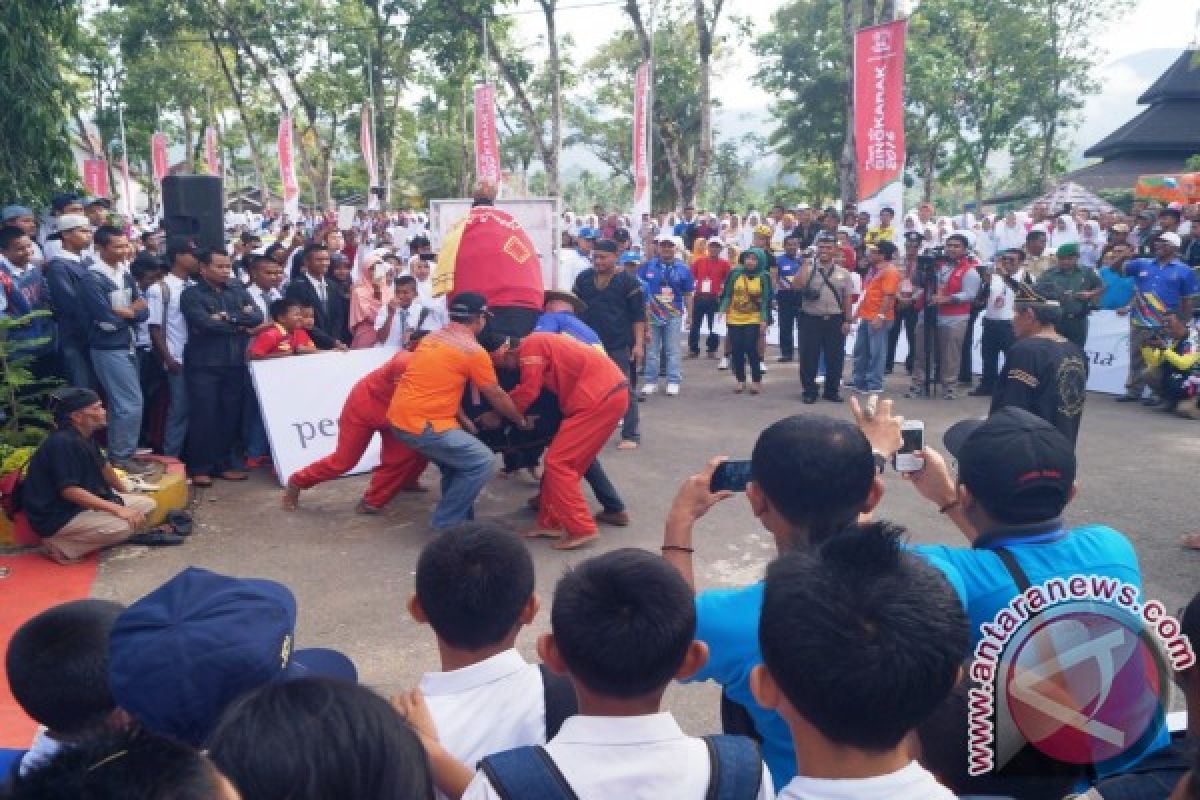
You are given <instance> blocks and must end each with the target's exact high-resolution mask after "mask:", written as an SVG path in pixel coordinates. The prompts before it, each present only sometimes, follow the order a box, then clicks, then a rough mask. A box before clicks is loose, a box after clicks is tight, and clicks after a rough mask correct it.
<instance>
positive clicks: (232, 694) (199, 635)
mask: <svg viewBox="0 0 1200 800" xmlns="http://www.w3.org/2000/svg"><path fill="white" fill-rule="evenodd" d="M295 628H296V598H295V597H294V596H293V595H292V593H291V591H290V590H289V589H288V588H287V587H286V586H284V585H283V584H281V583H276V582H275V581H270V580H260V579H253V578H233V577H229V576H227V575H219V574H217V573H215V572H210V571H209V570H206V569H200V568H198V567H189V568H188V569H185V570H184V571H183V572H180V573H179V574H178V575H176V576H175V577H174V578H171V579H170V580H169V581H167V582H166V583H164V584H163V585H162V586H160V587H158V588H157V589H155V590H154V591H152V592H150V593H149V594H148V595H146V596H145V597H143V598H141V599H140V600H138V601H137V602H135V603H134V604H133V605H131V606H129V608H128V609H126V610H125V611H124V612H123V613H122V614H121V615H120V616H119V617H118V618H117V621H116V623H115V624H114V625H113V630H112V633H111V635H110V636H109V644H108V650H109V688H110V689H111V690H112V694H113V698H114V699H115V700H116V702H117V705H118V706H119V707H121V708H122V709H124V710H125V711H127V712H129V713H130V714H131V715H132V716H133V717H134V719H136V720H137V721H138V722H139V723H141V724H142V725H143V726H145V727H146V728H147V729H148V730H150V731H152V732H153V733H157V734H160V735H165V736H171V737H173V738H176V739H179V740H180V741H183V742H187V743H189V744H192V745H195V746H199V745H201V744H202V743H203V742H204V740H205V739H206V738H207V737H208V735H209V733H211V732H212V729H213V728H214V727H215V726H216V723H217V720H218V719H219V718H220V716H221V714H222V713H223V712H224V711H225V709H226V708H227V707H228V706H229V705H230V704H231V703H233V702H234V701H235V700H237V699H238V698H239V697H241V696H242V695H244V694H246V693H247V692H249V691H252V690H254V689H257V688H259V687H261V686H265V685H267V684H269V683H274V682H276V681H286V680H291V679H294V678H301V677H306V676H323V677H329V678H340V679H342V680H347V681H357V680H358V672H357V670H356V669H355V667H354V663H353V662H352V661H351V660H350V659H349V658H347V657H346V656H345V655H343V654H342V653H339V652H338V651H336V650H327V649H320V648H313V649H307V650H296V649H294V632H295Z"/></svg>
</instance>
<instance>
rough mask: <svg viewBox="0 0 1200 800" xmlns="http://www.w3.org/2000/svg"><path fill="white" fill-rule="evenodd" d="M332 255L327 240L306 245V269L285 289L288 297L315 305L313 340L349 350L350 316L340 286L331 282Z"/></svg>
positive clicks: (321, 345) (329, 347) (324, 347)
mask: <svg viewBox="0 0 1200 800" xmlns="http://www.w3.org/2000/svg"><path fill="white" fill-rule="evenodd" d="M330 260H331V257H330V255H329V248H328V247H326V246H325V245H323V244H310V245H309V246H308V247H305V248H304V271H303V272H301V273H300V275H299V276H297V277H296V279H295V280H293V281H292V282H291V283H289V284H288V287H287V289H286V290H285V291H284V297H288V298H290V299H293V300H299V301H300V302H301V303H304V304H305V305H308V306H312V308H313V310H314V312H316V321H317V324H316V326H315V327H314V328H313V329H312V330H311V331H309V335H311V336H312V340H313V343H314V344H316V346H317V347H319V348H320V349H322V350H345V349H346V344H345V341H344V339H345V328H346V317H345V313H344V311H343V309H342V305H343V304H342V303H339V302H338V299H339V295H338V292H337V290H336V289H335V288H334V287H333V286H331V285H330V284H329V281H328V279H327V277H326V276H327V274H328V272H329V263H330Z"/></svg>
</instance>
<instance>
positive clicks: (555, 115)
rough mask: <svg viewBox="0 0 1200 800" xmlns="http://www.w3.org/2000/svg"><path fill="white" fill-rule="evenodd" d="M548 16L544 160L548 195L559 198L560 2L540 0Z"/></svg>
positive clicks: (560, 112) (560, 149)
mask: <svg viewBox="0 0 1200 800" xmlns="http://www.w3.org/2000/svg"><path fill="white" fill-rule="evenodd" d="M538 2H539V3H540V4H541V6H542V13H543V14H544V15H545V16H546V44H547V46H548V47H549V48H550V75H551V78H550V149H549V151H548V152H547V153H546V155H547V156H549V159H543V160H542V166H543V167H544V168H545V170H546V194H548V195H550V196H551V197H558V196H559V194H560V189H559V185H558V181H559V175H558V156H559V154H560V153H561V152H562V64H561V61H560V58H559V53H558V24H557V23H556V22H555V19H554V7H555V5H556V4H557V3H558V0H538Z"/></svg>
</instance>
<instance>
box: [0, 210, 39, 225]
mask: <svg viewBox="0 0 1200 800" xmlns="http://www.w3.org/2000/svg"><path fill="white" fill-rule="evenodd" d="M32 216H35V215H34V213H33V209H32V208H27V207H26V206H5V207H4V210H3V211H0V222H8V221H9V220H10V219H19V218H21V217H32Z"/></svg>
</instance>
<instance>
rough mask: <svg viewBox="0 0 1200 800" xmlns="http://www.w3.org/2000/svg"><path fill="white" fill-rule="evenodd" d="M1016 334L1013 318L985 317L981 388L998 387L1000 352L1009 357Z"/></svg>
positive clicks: (981, 344)
mask: <svg viewBox="0 0 1200 800" xmlns="http://www.w3.org/2000/svg"><path fill="white" fill-rule="evenodd" d="M1015 339H1016V335H1015V334H1014V333H1013V324H1012V320H1007V319H984V321H983V341H982V342H981V343H980V348H981V349H982V350H983V378H982V379H981V380H980V382H979V388H980V389H987V390H989V391H991V390H994V389H995V388H996V378H997V376H999V374H1000V354H1001V353H1003V354H1004V356H1005V357H1006V358H1007V357H1008V348H1010V347H1012V343H1013V341H1015Z"/></svg>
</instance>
